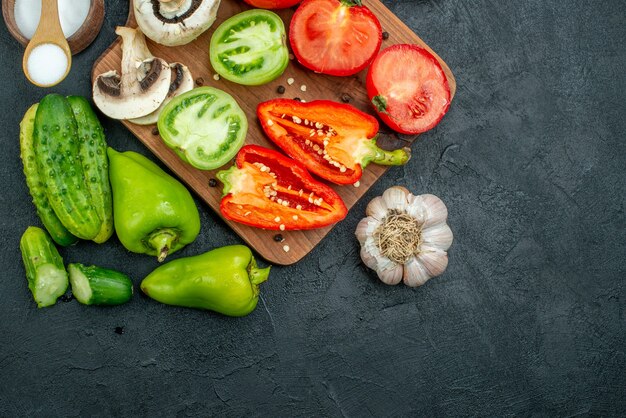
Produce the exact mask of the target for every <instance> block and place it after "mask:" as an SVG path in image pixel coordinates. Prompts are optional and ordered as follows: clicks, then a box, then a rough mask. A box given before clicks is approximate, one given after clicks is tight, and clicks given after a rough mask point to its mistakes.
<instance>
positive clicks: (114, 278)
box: [67, 263, 133, 305]
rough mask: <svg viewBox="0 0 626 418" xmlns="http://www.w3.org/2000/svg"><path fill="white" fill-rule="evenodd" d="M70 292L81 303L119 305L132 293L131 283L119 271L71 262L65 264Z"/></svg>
mask: <svg viewBox="0 0 626 418" xmlns="http://www.w3.org/2000/svg"><path fill="white" fill-rule="evenodd" d="M67 270H68V272H69V273H70V283H71V284H72V293H73V294H74V297H75V298H76V300H77V301H79V302H80V303H82V304H83V305H120V304H122V303H126V302H128V301H129V300H130V298H131V297H132V295H133V283H132V281H131V280H130V279H129V278H128V276H126V275H125V274H123V273H120V272H119V271H115V270H110V269H105V268H101V267H96V266H89V267H87V266H85V265H83V264H80V263H73V264H70V265H68V266H67Z"/></svg>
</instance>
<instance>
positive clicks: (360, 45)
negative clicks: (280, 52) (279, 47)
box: [289, 0, 382, 76]
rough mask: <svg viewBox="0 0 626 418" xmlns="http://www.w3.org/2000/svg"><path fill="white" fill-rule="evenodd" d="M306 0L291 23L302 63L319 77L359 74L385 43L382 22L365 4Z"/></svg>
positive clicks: (295, 49)
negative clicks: (318, 74)
mask: <svg viewBox="0 0 626 418" xmlns="http://www.w3.org/2000/svg"><path fill="white" fill-rule="evenodd" d="M355 3H357V4H353V3H352V2H350V1H348V0H344V1H340V0H304V1H303V2H302V4H301V5H300V6H299V7H298V10H296V12H295V13H294V15H293V18H292V19H291V25H290V28H289V42H291V48H292V49H293V53H294V55H295V56H296V58H298V61H299V62H300V63H301V64H302V65H304V66H305V67H307V68H308V69H311V70H313V71H315V72H318V73H323V74H330V75H337V76H346V75H352V74H356V73H358V72H359V71H361V70H362V69H363V68H365V67H367V65H368V64H369V63H370V62H371V61H372V59H373V58H374V55H375V54H376V53H377V52H378V49H379V48H380V44H381V42H382V29H381V28H380V22H379V21H378V19H377V18H376V16H374V14H373V13H372V12H371V11H370V10H369V9H368V8H367V7H365V6H361V5H360V4H361V1H360V0H357V1H356V2H355Z"/></svg>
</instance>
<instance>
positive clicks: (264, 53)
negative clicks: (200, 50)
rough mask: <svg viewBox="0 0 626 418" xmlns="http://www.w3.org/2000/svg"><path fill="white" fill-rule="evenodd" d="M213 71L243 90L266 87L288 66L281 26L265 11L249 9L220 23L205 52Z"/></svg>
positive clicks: (274, 16) (276, 19)
mask: <svg viewBox="0 0 626 418" xmlns="http://www.w3.org/2000/svg"><path fill="white" fill-rule="evenodd" d="M209 52H210V54H209V56H210V59H211V65H212V66H213V69H214V70H215V71H216V72H217V73H218V74H219V75H220V76H222V77H224V78H225V79H227V80H230V81H232V82H234V83H238V84H244V85H246V86H258V85H260V84H265V83H269V82H270V81H272V80H274V79H276V78H277V77H278V76H280V75H281V74H282V73H283V72H284V71H285V68H287V64H289V50H288V49H287V42H286V35H285V25H284V24H283V21H282V20H281V19H280V17H279V16H278V15H277V14H276V13H273V12H270V11H269V10H261V9H252V10H248V11H245V12H243V13H239V14H237V15H235V16H233V17H231V18H230V19H228V20H226V21H224V23H222V24H221V25H220V26H219V27H218V28H217V29H216V30H215V33H213V36H212V37H211V44H210V49H209Z"/></svg>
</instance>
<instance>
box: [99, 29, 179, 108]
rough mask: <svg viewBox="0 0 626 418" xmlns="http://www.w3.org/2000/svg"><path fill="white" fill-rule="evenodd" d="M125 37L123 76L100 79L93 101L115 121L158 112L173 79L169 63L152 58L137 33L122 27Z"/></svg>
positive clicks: (112, 74)
mask: <svg viewBox="0 0 626 418" xmlns="http://www.w3.org/2000/svg"><path fill="white" fill-rule="evenodd" d="M115 33H117V34H118V35H119V36H121V37H122V75H121V76H120V75H119V74H118V73H117V71H115V70H113V71H108V72H106V73H104V74H100V75H99V76H98V77H96V80H95V82H94V84H93V101H94V103H95V104H96V106H98V108H99V109H100V110H101V111H102V113H104V114H105V115H107V116H108V117H110V118H113V119H132V118H138V117H141V116H145V115H147V114H149V113H152V112H154V111H155V110H156V109H158V107H159V106H160V105H161V103H162V102H163V100H165V97H166V96H167V94H168V92H169V88H170V80H171V78H172V76H171V71H170V70H169V67H168V65H167V63H166V62H165V61H164V60H162V59H161V58H156V57H154V56H152V54H151V53H150V51H149V50H148V46H147V45H146V38H145V37H144V36H143V33H141V31H139V30H137V29H132V28H126V27H118V28H117V29H116V30H115Z"/></svg>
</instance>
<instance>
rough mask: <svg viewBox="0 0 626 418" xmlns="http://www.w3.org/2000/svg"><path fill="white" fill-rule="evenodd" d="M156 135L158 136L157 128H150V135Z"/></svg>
mask: <svg viewBox="0 0 626 418" xmlns="http://www.w3.org/2000/svg"><path fill="white" fill-rule="evenodd" d="M158 134H159V128H157V127H156V126H155V127H154V128H152V135H158Z"/></svg>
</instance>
